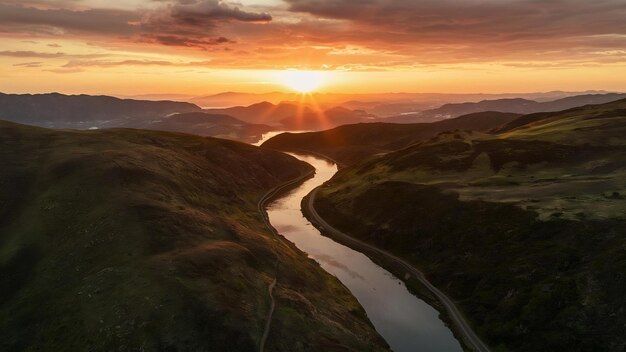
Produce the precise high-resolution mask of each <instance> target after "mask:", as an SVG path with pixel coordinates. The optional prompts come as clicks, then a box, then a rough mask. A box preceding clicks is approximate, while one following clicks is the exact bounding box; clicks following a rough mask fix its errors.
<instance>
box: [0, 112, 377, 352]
mask: <svg viewBox="0 0 626 352" xmlns="http://www.w3.org/2000/svg"><path fill="white" fill-rule="evenodd" d="M0 161H1V162H2V167H1V168H0V302H1V303H0V350H2V351H25V350H26V351H34V350H46V351H84V350H90V351H112V350H117V351H164V350H167V351H254V350H257V349H258V344H259V341H260V338H261V335H262V333H263V327H264V324H265V317H266V314H267V312H268V309H269V300H270V298H269V296H268V286H269V285H270V283H271V282H272V280H273V279H274V278H277V285H276V288H275V289H274V297H275V299H276V311H275V313H274V318H273V320H272V329H271V331H270V334H269V339H268V341H267V345H266V350H267V351H319V350H341V351H346V350H353V351H364V350H385V348H386V347H385V343H384V341H382V339H381V338H380V337H379V336H378V334H377V333H376V332H375V331H374V329H373V327H372V326H371V324H370V323H369V322H368V320H367V317H366V316H365V313H364V311H363V309H362V308H361V307H360V305H359V304H358V302H357V301H356V300H355V299H354V298H353V297H352V296H351V295H350V293H349V292H348V291H347V289H345V287H343V286H342V285H341V284H340V283H339V282H338V280H336V279H335V278H334V277H331V276H330V275H328V274H327V273H325V272H324V271H323V270H322V269H321V268H320V267H319V266H318V265H317V264H315V263H314V262H313V261H311V260H309V259H308V258H307V257H306V255H305V254H303V253H301V252H300V251H298V250H297V249H296V248H295V247H294V246H292V245H291V244H289V243H287V241H280V240H277V239H275V238H274V237H273V236H272V235H271V233H270V232H269V230H268V229H267V228H266V227H265V225H264V223H263V221H262V216H261V214H259V212H258V210H257V202H258V200H259V199H260V198H261V196H262V195H263V194H264V193H265V192H267V191H268V190H269V189H271V188H273V187H275V186H277V185H279V184H281V183H283V182H285V181H288V180H291V179H294V178H296V177H298V176H300V175H304V174H306V173H308V172H310V167H309V166H308V165H306V164H304V163H301V162H299V161H297V160H296V159H294V158H291V157H289V156H286V155H284V154H281V153H277V152H272V151H267V150H265V151H264V150H262V149H259V148H255V147H251V146H247V145H244V144H240V143H236V142H230V141H225V140H218V139H211V138H202V137H195V136H190V135H184V134H173V133H165V132H152V131H141V130H103V131H72V132H68V131H54V130H46V129H41V128H36V127H26V126H23V125H17V124H13V123H8V122H0Z"/></svg>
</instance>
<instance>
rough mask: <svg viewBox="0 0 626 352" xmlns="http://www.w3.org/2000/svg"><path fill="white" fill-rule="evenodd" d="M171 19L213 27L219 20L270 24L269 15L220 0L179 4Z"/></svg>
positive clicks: (173, 9)
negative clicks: (244, 9)
mask: <svg viewBox="0 0 626 352" xmlns="http://www.w3.org/2000/svg"><path fill="white" fill-rule="evenodd" d="M170 15H171V17H172V18H174V19H176V20H177V21H179V22H180V23H184V24H188V25H192V26H203V25H209V26H210V25H212V24H213V22H214V21H217V20H236V21H241V22H262V23H265V22H270V21H272V16H271V15H270V14H269V13H265V12H261V13H255V12H246V11H243V10H241V9H240V8H239V7H238V6H235V5H229V4H227V3H226V2H223V1H218V0H204V1H200V2H198V3H191V4H188V3H179V4H178V5H176V6H174V7H172V8H171V13H170Z"/></svg>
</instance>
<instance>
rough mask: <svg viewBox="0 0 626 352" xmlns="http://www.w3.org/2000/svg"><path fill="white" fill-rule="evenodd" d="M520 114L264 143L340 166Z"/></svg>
mask: <svg viewBox="0 0 626 352" xmlns="http://www.w3.org/2000/svg"><path fill="white" fill-rule="evenodd" d="M519 116H520V115H518V114H510V113H499V112H483V113H476V114H470V115H467V116H461V117H458V118H456V119H450V120H445V121H440V122H434V123H419V124H390V123H367V124H356V125H345V126H340V127H337V128H334V129H331V130H327V131H321V132H310V133H298V134H292V133H284V134H281V135H278V136H276V137H274V138H272V139H270V140H269V141H267V142H266V143H264V144H263V146H264V147H267V148H273V149H279V150H294V151H297V150H301V151H302V150H306V151H311V152H315V153H320V154H324V155H326V156H329V157H331V158H333V159H335V160H336V161H337V162H339V163H341V164H343V165H350V164H354V163H356V162H358V161H361V160H363V159H365V158H368V157H371V156H373V155H376V154H384V153H388V152H391V151H394V150H398V149H401V148H404V147H407V146H409V145H412V144H415V143H417V142H420V141H423V140H425V139H428V138H432V137H434V136H436V135H437V134H438V133H441V132H444V131H449V130H455V129H467V130H475V131H483V132H486V131H489V130H491V129H493V128H496V127H499V126H502V125H505V124H507V123H509V122H511V121H513V120H515V119H516V118H518V117H519Z"/></svg>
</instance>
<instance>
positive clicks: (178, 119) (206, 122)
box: [123, 112, 272, 143]
mask: <svg viewBox="0 0 626 352" xmlns="http://www.w3.org/2000/svg"><path fill="white" fill-rule="evenodd" d="M123 127H132V128H142V129H151V130H160V131H171V132H183V133H190V134H196V135H199V136H205V137H217V138H225V139H232V140H237V141H242V142H248V143H254V142H256V141H258V140H260V139H261V136H262V135H263V134H264V133H267V132H269V131H271V130H272V127H270V126H268V125H258V124H249V123H247V122H244V121H241V120H239V119H236V118H234V117H232V116H228V115H215V114H207V113H204V112H190V113H185V114H174V115H169V116H165V117H163V118H161V119H159V120H151V121H142V122H135V123H127V124H125V125H124V126H123Z"/></svg>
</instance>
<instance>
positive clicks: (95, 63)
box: [62, 60, 210, 70]
mask: <svg viewBox="0 0 626 352" xmlns="http://www.w3.org/2000/svg"><path fill="white" fill-rule="evenodd" d="M209 64H210V61H187V62H174V61H167V60H73V61H70V62H68V63H67V64H65V65H63V66H62V68H63V69H65V70H69V69H82V68H85V67H118V66H175V67H203V66H208V65H209Z"/></svg>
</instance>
